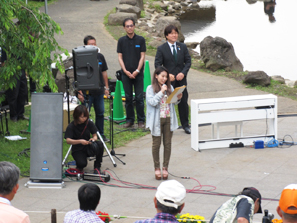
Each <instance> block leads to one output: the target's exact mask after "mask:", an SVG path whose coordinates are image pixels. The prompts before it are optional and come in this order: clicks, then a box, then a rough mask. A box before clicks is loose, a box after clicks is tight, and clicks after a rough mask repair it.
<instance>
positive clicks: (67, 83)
mask: <svg viewBox="0 0 297 223" xmlns="http://www.w3.org/2000/svg"><path fill="white" fill-rule="evenodd" d="M72 69H73V66H71V67H68V68H67V69H65V80H66V92H67V109H68V125H69V124H70V105H69V88H70V86H69V77H68V76H67V72H68V71H69V70H72Z"/></svg>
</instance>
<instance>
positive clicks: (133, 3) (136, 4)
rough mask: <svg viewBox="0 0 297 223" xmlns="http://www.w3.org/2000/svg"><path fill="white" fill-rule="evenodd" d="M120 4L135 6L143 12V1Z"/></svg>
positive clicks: (123, 1)
mask: <svg viewBox="0 0 297 223" xmlns="http://www.w3.org/2000/svg"><path fill="white" fill-rule="evenodd" d="M119 4H127V5H133V6H137V7H139V8H140V10H143V0H121V1H120V2H119Z"/></svg>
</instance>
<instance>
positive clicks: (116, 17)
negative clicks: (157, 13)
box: [108, 12, 137, 25]
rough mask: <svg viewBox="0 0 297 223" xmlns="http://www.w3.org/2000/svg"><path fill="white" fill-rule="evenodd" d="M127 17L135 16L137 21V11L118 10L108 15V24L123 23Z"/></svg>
mask: <svg viewBox="0 0 297 223" xmlns="http://www.w3.org/2000/svg"><path fill="white" fill-rule="evenodd" d="M126 18H133V19H134V21H137V15H136V14H135V13H127V12H117V13H113V14H110V15H109V16H108V25H123V21H124V20H125V19H126Z"/></svg>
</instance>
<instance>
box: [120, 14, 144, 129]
mask: <svg viewBox="0 0 297 223" xmlns="http://www.w3.org/2000/svg"><path fill="white" fill-rule="evenodd" d="M123 26H124V30H125V31H126V33H127V35H126V36H123V37H121V38H120V39H119V41H118V47H117V53H118V58H119V63H120V65H121V68H122V82H123V86H124V90H125V97H126V106H125V107H126V116H127V122H126V124H125V125H124V127H126V128H128V127H132V126H133V125H134V120H135V114H134V106H133V86H134V91H135V101H136V112H137V121H138V128H144V121H145V114H144V101H143V63H144V57H145V51H146V46H145V40H144V38H143V37H142V36H138V35H136V34H135V33H134V29H135V21H134V20H133V19H132V18H127V19H125V20H124V22H123Z"/></svg>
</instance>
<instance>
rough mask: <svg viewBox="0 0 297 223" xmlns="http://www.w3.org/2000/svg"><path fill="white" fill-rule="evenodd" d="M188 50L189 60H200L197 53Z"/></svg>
mask: <svg viewBox="0 0 297 223" xmlns="http://www.w3.org/2000/svg"><path fill="white" fill-rule="evenodd" d="M188 50H189V54H190V56H191V58H193V59H199V60H200V59H201V56H200V54H199V53H198V52H196V51H195V50H192V49H188Z"/></svg>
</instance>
